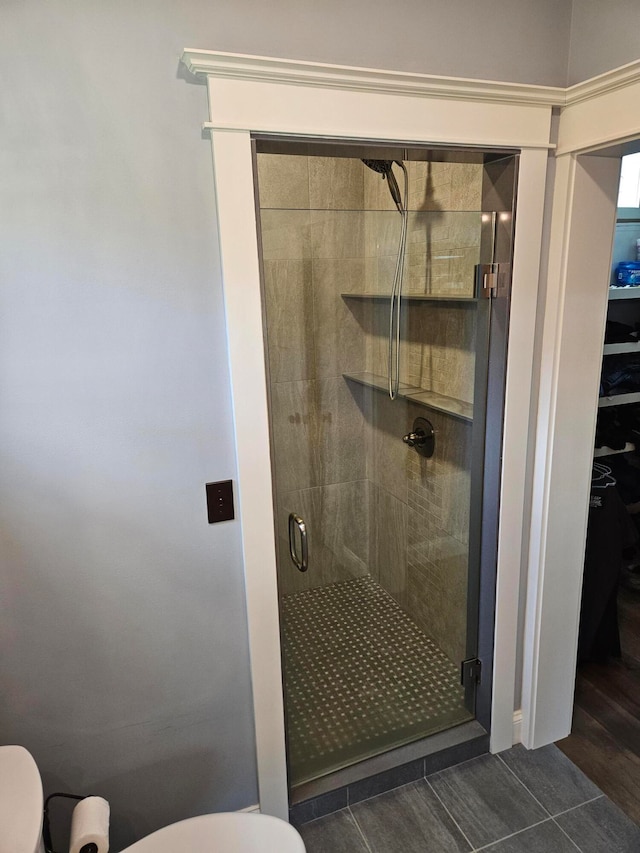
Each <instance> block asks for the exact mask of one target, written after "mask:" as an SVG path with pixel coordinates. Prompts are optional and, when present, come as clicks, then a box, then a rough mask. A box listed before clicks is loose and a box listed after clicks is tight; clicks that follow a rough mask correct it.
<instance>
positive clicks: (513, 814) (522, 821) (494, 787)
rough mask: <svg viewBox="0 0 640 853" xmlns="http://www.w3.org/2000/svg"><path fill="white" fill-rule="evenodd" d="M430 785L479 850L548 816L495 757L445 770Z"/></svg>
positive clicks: (478, 759)
mask: <svg viewBox="0 0 640 853" xmlns="http://www.w3.org/2000/svg"><path fill="white" fill-rule="evenodd" d="M429 782H430V783H431V785H432V786H433V788H434V790H435V792H436V794H437V795H438V797H439V798H440V799H441V800H442V802H443V803H444V805H445V806H446V807H447V809H448V810H449V812H450V813H451V814H452V816H453V818H454V820H455V821H456V822H457V823H458V825H459V826H460V828H461V829H462V831H463V832H464V834H465V835H466V836H467V838H468V839H469V840H470V841H471V843H472V844H473V845H475V846H476V847H482V846H483V845H487V844H491V843H493V842H495V841H499V840H500V839H501V838H505V837H506V836H507V835H512V834H513V833H515V832H519V831H520V830H521V829H526V828H527V827H529V826H533V824H535V823H539V822H540V821H542V820H545V818H547V817H548V816H549V815H548V813H547V812H546V811H545V810H544V809H543V808H542V807H541V806H540V805H539V804H538V803H537V802H536V801H535V800H534V798H533V797H532V796H531V794H529V793H528V792H527V791H526V790H525V789H524V787H523V786H522V785H521V783H520V782H519V781H518V780H517V779H516V778H514V776H513V774H512V773H511V771H510V770H508V769H507V768H506V767H505V765H504V764H503V763H502V761H500V759H499V758H497V757H496V756H494V755H487V756H482V757H481V758H476V759H474V760H473V761H468V762H467V763H466V764H461V765H460V766H459V767H452V768H451V769H449V770H443V771H442V773H436V774H435V775H433V776H431V777H430V778H429Z"/></svg>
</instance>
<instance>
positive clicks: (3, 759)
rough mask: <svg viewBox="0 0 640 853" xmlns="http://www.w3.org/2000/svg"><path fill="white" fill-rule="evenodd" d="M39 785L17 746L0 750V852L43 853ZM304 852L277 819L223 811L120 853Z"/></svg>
mask: <svg viewBox="0 0 640 853" xmlns="http://www.w3.org/2000/svg"><path fill="white" fill-rule="evenodd" d="M43 806H44V802H43V795H42V781H41V779H40V773H39V772H38V767H37V765H36V763H35V761H34V760H33V757H32V756H31V754H30V753H29V752H27V750H26V749H24V747H22V746H0V853H43V850H44V848H43V845H42V810H43ZM191 851H193V853H305V848H304V844H303V843H302V839H301V838H300V836H299V835H298V833H297V832H296V831H295V829H294V828H293V827H292V826H289V824H288V823H285V822H284V821H283V820H279V819H278V818H276V817H269V816H268V815H260V814H242V813H239V812H228V813H226V812H225V813H221V814H206V815H201V816H200V817H192V818H189V819H188V820H181V821H179V823H173V824H171V825H170V826H165V827H164V829H159V830H158V831H157V832H154V833H152V834H151V835H148V836H147V837H146V838H143V839H142V840H141V841H136V843H135V844H132V845H131V846H130V847H127V849H126V850H123V851H122V853H191Z"/></svg>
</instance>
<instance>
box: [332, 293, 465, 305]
mask: <svg viewBox="0 0 640 853" xmlns="http://www.w3.org/2000/svg"><path fill="white" fill-rule="evenodd" d="M341 296H342V298H343V299H381V300H386V301H387V302H388V301H389V300H390V299H391V295H390V294H389V293H342V294H341ZM402 301H403V302H470V303H474V302H477V301H478V300H477V298H476V297H475V296H435V295H434V296H432V295H430V294H428V293H403V294H402Z"/></svg>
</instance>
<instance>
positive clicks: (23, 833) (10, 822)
mask: <svg viewBox="0 0 640 853" xmlns="http://www.w3.org/2000/svg"><path fill="white" fill-rule="evenodd" d="M42 808H43V800H42V780H41V779H40V773H39V772H38V767H37V765H36V763H35V761H34V760H33V757H32V756H31V754H30V753H29V752H27V750H26V749H25V748H24V747H22V746H0V853H40V851H42V849H43V848H42Z"/></svg>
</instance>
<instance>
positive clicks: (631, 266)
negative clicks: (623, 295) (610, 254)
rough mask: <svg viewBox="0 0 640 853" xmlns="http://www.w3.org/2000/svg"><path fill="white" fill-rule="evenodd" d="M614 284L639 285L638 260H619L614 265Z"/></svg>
mask: <svg viewBox="0 0 640 853" xmlns="http://www.w3.org/2000/svg"><path fill="white" fill-rule="evenodd" d="M616 284H617V285H618V286H620V285H631V286H632V287H637V286H638V285H640V261H621V263H619V264H618V266H617V267H616Z"/></svg>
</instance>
